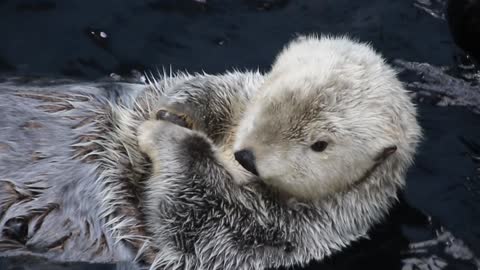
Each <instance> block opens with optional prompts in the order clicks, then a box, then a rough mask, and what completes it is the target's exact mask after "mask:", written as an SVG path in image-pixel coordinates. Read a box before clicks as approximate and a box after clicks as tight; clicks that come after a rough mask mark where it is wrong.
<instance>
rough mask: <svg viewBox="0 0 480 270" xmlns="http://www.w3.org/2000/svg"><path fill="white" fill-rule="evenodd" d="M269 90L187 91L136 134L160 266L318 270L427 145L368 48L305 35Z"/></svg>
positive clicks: (280, 63) (270, 79) (401, 93)
mask: <svg viewBox="0 0 480 270" xmlns="http://www.w3.org/2000/svg"><path fill="white" fill-rule="evenodd" d="M261 81H262V83H261V84H259V85H258V87H255V88H252V89H251V90H253V92H252V91H243V92H242V93H238V92H231V91H232V89H238V88H237V87H235V88H229V87H224V88H222V89H224V90H220V89H209V93H208V94H205V93H204V89H208V87H196V86H195V84H189V83H187V84H186V85H182V86H181V87H179V88H176V89H175V90H174V92H175V93H170V94H168V95H167V96H168V97H169V98H171V99H172V100H173V102H172V101H167V102H160V103H158V104H161V105H160V110H159V112H160V113H157V114H155V115H154V116H153V117H152V119H151V120H147V121H146V122H144V123H142V124H141V125H140V127H139V131H138V139H139V145H140V149H141V150H142V151H143V152H144V153H146V154H147V155H148V156H149V158H150V160H151V161H152V163H153V174H152V176H151V177H150V179H149V180H147V184H146V186H147V192H146V196H145V198H146V208H145V209H146V213H147V214H146V216H147V217H146V220H147V228H148V230H149V232H150V233H151V234H152V235H153V241H154V242H155V243H156V245H157V246H158V247H161V248H160V252H159V253H158V256H157V258H156V261H155V265H156V266H159V267H160V268H163V267H166V268H172V269H183V268H189V269H263V268H268V267H278V266H289V265H292V264H302V263H305V262H307V261H309V260H312V259H317V260H318V259H322V258H323V257H325V256H328V255H330V254H331V253H332V252H334V251H337V250H339V249H341V247H343V246H345V245H347V244H348V243H349V242H350V241H352V240H354V239H357V238H358V237H361V236H364V235H365V234H366V232H367V230H368V228H369V227H370V226H371V225H372V224H373V223H375V222H377V221H378V220H379V219H380V218H381V217H382V216H383V215H384V214H385V213H386V211H387V209H388V208H389V206H390V205H391V204H392V203H393V201H394V200H395V198H396V195H395V194H396V192H397V191H398V189H399V188H400V187H402V186H403V184H404V178H405V173H406V170H407V168H408V167H409V166H410V165H411V163H412V160H413V155H414V153H415V149H416V147H417V143H418V141H419V139H420V138H421V131H420V127H419V125H418V123H417V120H416V109H415V106H414V105H413V104H412V102H411V100H410V98H409V96H408V95H407V91H406V90H405V89H404V88H403V87H402V85H401V83H400V82H399V81H398V79H397V78H396V75H395V72H394V71H393V70H392V69H391V68H390V67H389V66H388V65H387V64H386V63H385V62H384V60H383V59H382V58H381V56H380V55H379V54H377V53H376V52H375V51H374V50H373V49H372V48H371V47H370V46H368V45H365V44H362V43H359V42H355V41H352V40H351V39H348V38H345V37H343V38H329V37H322V38H317V37H313V36H309V37H300V38H298V39H296V40H294V41H293V42H291V43H290V44H288V45H287V46H286V48H285V49H284V50H283V51H282V52H281V53H280V54H279V56H278V57H277V59H276V61H275V63H274V64H273V66H272V69H271V71H270V72H268V73H267V74H266V75H264V76H263V77H262V79H261ZM214 90H215V91H214ZM200 96H201V98H200ZM202 98H203V99H202ZM200 100H202V101H201V102H199V101H200ZM170 108H171V109H170ZM181 108H183V109H184V110H183V111H181ZM212 112H214V113H212ZM219 116H220V117H219ZM210 123H216V125H212V124H210ZM182 126H186V127H190V128H192V129H193V130H192V129H188V128H185V127H182ZM219 127H222V128H221V129H220V128H219ZM212 129H213V130H212ZM212 138H213V139H212ZM218 145H220V147H217V146H218ZM225 145H226V147H225ZM225 148H227V149H228V148H233V150H232V151H230V152H229V151H225ZM226 153H227V154H228V153H233V156H234V157H235V159H236V161H238V163H239V164H240V165H241V166H242V167H243V168H244V169H246V170H247V171H248V172H249V173H250V174H248V175H246V174H244V173H243V171H241V170H240V169H239V168H238V167H239V166H238V165H236V164H235V163H234V162H233V159H232V158H231V156H230V157H229V156H228V155H226ZM236 177H240V178H241V179H240V180H237V179H236ZM245 177H246V178H247V179H245Z"/></svg>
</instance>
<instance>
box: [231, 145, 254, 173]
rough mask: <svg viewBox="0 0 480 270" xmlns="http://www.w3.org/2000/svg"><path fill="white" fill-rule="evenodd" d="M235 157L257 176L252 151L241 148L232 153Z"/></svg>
mask: <svg viewBox="0 0 480 270" xmlns="http://www.w3.org/2000/svg"><path fill="white" fill-rule="evenodd" d="M234 156H235V159H236V160H237V161H238V163H240V165H242V166H243V168H245V169H246V170H248V171H249V172H251V173H253V174H254V175H256V176H258V172H257V167H256V166H255V156H254V155H253V153H252V151H250V150H248V149H243V150H240V151H237V152H235V153H234Z"/></svg>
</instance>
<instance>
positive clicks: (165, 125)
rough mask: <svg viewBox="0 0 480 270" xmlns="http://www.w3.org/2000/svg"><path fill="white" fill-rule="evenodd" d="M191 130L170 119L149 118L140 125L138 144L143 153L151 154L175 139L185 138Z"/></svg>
mask: <svg viewBox="0 0 480 270" xmlns="http://www.w3.org/2000/svg"><path fill="white" fill-rule="evenodd" d="M189 132H191V131H190V130H189V129H186V128H183V127H181V126H179V125H176V124H173V123H171V122H169V121H163V120H147V121H145V122H143V123H142V124H141V125H140V126H139V127H138V130H137V139H138V145H139V147H140V150H141V151H142V152H143V153H146V154H148V155H151V154H152V153H153V151H158V150H162V149H164V148H166V147H168V146H169V145H171V144H173V143H174V142H175V140H178V139H181V138H184V137H185V136H187V135H188V134H189Z"/></svg>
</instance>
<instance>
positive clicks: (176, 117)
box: [155, 109, 193, 129]
mask: <svg viewBox="0 0 480 270" xmlns="http://www.w3.org/2000/svg"><path fill="white" fill-rule="evenodd" d="M155 118H156V119H157V120H164V121H168V122H170V123H173V124H175V125H179V126H181V127H184V128H188V129H192V127H193V121H192V119H190V117H188V116H187V115H186V114H182V113H177V112H175V111H172V110H168V109H160V110H158V111H157V113H156V114H155Z"/></svg>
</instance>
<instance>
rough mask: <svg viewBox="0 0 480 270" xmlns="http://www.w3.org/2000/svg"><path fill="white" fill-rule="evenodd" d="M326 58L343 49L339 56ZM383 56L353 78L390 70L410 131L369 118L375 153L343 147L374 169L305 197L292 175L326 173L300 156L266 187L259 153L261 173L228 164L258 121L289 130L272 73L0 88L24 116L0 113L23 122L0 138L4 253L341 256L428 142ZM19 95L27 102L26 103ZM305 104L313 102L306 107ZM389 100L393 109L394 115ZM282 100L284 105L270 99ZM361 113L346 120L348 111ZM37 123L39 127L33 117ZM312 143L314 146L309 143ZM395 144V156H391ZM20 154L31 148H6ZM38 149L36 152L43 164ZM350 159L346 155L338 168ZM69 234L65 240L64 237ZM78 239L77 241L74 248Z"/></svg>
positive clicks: (253, 264) (184, 262)
mask: <svg viewBox="0 0 480 270" xmlns="http://www.w3.org/2000/svg"><path fill="white" fill-rule="evenodd" d="M345 44H348V45H352V46H353V47H352V48H353V49H359V48H363V49H362V50H365V51H366V52H368V53H367V54H365V55H366V56H365V57H367V58H369V57H373V56H374V55H376V54H374V53H373V51H370V49H369V48H367V47H364V45H358V46H359V47H356V46H357V45H355V43H353V42H347V43H345ZM345 44H343V45H345ZM327 48H328V46H327ZM349 51H352V50H349ZM365 51H364V52H365ZM331 57H343V56H339V55H337V54H336V53H335V54H333V56H331ZM346 59H347V62H348V61H350V60H352V61H353V65H354V66H355V63H356V62H355V61H357V60H358V59H350V58H348V57H346ZM379 59H381V58H376V56H375V57H373V60H372V61H373V64H375V65H376V66H375V67H379V68H380V69H379V70H387V73H379V74H376V73H374V74H372V73H368V72H372V70H368V71H367V73H365V74H363V73H361V72H360V73H356V75H359V76H358V78H362V76H363V75H366V76H367V77H366V79H369V80H372V78H375V76H377V75H380V76H382V75H385V74H386V75H388V76H387V77H388V79H387V80H385V81H383V82H384V83H385V84H384V85H383V84H380V85H379V86H386V87H387V88H388V87H389V86H391V85H390V84H389V83H390V82H393V84H394V85H393V88H391V89H390V88H389V90H388V91H393V92H395V93H397V94H398V95H399V96H400V97H401V98H400V99H398V100H397V101H398V102H399V103H400V104H393V105H392V104H388V105H387V106H386V107H385V108H386V109H385V111H384V112H385V114H386V116H387V117H381V119H388V120H393V121H398V122H394V123H393V124H392V125H391V126H390V125H389V126H388V127H395V128H397V127H398V126H401V127H402V128H403V131H402V132H400V133H399V134H397V133H395V131H396V129H392V131H394V132H392V134H390V132H386V133H385V134H383V133H382V132H383V130H382V129H381V128H380V129H377V128H379V127H378V125H379V124H381V121H380V122H378V121H375V119H374V118H369V119H370V120H372V119H373V120H372V121H371V122H369V124H372V127H373V129H372V132H375V133H374V134H371V135H372V136H367V135H368V134H362V135H363V137H361V140H360V142H362V143H364V144H365V145H372V146H375V147H372V150H369V149H363V148H362V151H365V152H360V153H357V152H356V151H357V149H356V148H355V144H353V142H354V143H357V142H355V141H353V142H352V144H350V145H347V146H349V147H350V148H349V147H347V148H343V150H341V153H343V154H345V157H348V158H349V159H347V160H349V162H352V163H351V164H356V163H355V162H358V161H359V160H360V161H362V160H363V159H366V161H365V162H363V163H360V164H363V165H365V166H364V167H365V168H364V167H361V168H359V169H358V170H359V171H358V173H357V172H356V173H353V172H351V173H349V174H348V175H349V177H350V176H352V175H353V176H355V177H358V179H356V180H355V179H349V180H348V181H346V184H342V185H340V186H341V187H340V188H335V189H329V190H328V192H324V193H318V192H313V193H311V194H308V196H305V197H303V193H302V192H296V191H294V192H292V193H289V192H287V193H289V194H288V195H287V196H286V197H284V196H283V193H284V191H285V189H284V187H285V185H284V184H285V183H287V182H288V183H290V182H289V181H291V180H292V177H293V175H294V174H297V175H301V174H299V173H305V175H307V173H317V172H316V171H315V170H311V171H309V172H303V171H301V170H304V169H305V168H308V167H310V166H311V165H309V164H310V163H305V164H306V165H305V166H306V167H305V168H304V167H302V166H297V165H300V164H299V163H298V164H297V163H295V162H298V161H299V159H298V157H295V159H290V158H289V156H286V157H287V158H286V159H285V160H283V161H281V162H283V163H282V164H284V165H288V164H289V163H287V162H291V161H295V162H294V163H292V164H295V166H294V167H293V166H292V167H291V168H292V169H293V168H295V169H294V170H293V171H292V172H290V173H288V174H286V176H288V177H287V178H282V177H268V181H263V178H262V175H266V173H268V171H269V170H268V168H270V167H269V166H270V165H272V163H268V162H265V161H264V160H263V161H262V160H261V159H262V158H263V156H259V159H258V160H259V163H258V164H256V166H257V167H258V171H255V170H253V169H252V168H248V166H244V164H242V166H243V167H247V168H246V170H245V169H243V168H242V166H239V165H238V163H236V162H235V161H234V159H233V152H234V151H237V150H238V149H237V148H238V147H243V146H245V145H248V143H249V142H252V138H259V137H258V136H255V135H254V134H255V133H257V132H260V130H256V128H255V127H260V128H262V127H264V126H263V124H264V122H261V123H262V124H260V125H251V122H256V121H258V120H262V119H263V120H272V121H273V122H272V123H277V124H278V125H279V131H281V128H282V126H283V125H284V122H281V121H280V120H281V119H283V118H281V117H280V115H278V116H277V118H269V117H265V115H263V114H262V106H261V104H262V103H261V102H262V101H265V102H266V104H267V105H268V106H270V105H271V104H269V102H270V101H274V100H275V96H276V95H274V96H269V95H264V97H265V99H264V100H261V99H258V98H257V97H259V93H260V92H259V91H266V92H265V93H273V92H272V90H269V89H265V88H264V87H263V84H264V81H265V80H268V81H269V83H270V84H272V83H274V80H275V78H274V76H273V77H272V76H269V75H268V74H267V75H265V76H264V75H261V74H259V73H249V72H246V73H240V72H234V73H228V74H225V75H221V76H210V75H195V76H190V75H181V74H180V75H178V76H177V77H175V78H168V77H164V78H162V79H161V80H159V81H155V80H153V79H152V80H151V81H150V83H149V84H148V85H141V84H120V83H113V84H109V86H108V88H109V89H110V90H109V91H113V92H119V93H120V92H121V95H119V96H108V95H106V94H105V93H106V92H104V90H102V89H103V87H104V86H102V85H91V84H90V85H80V84H76V85H74V86H67V85H57V86H54V87H53V86H52V87H43V89H39V88H38V87H36V86H31V87H24V88H23V89H18V87H16V86H15V87H11V86H9V85H8V84H6V83H3V84H2V85H0V87H1V88H2V89H1V90H2V91H0V99H1V100H0V101H1V102H3V100H5V101H8V103H7V104H9V105H8V106H6V107H5V108H4V107H2V109H1V110H2V113H3V114H6V115H13V114H12V111H13V110H16V111H15V113H16V115H24V116H25V118H22V117H17V116H15V117H12V118H7V119H6V120H0V121H5V123H2V124H3V125H2V126H6V127H11V126H12V127H14V128H12V129H5V131H4V130H2V133H1V134H0V143H2V144H0V145H3V147H2V148H0V149H1V151H2V152H1V156H0V157H1V159H0V162H1V163H0V172H1V178H0V180H2V182H0V183H1V184H3V185H4V186H5V187H7V188H4V189H0V207H1V209H2V213H3V216H1V220H0V229H2V231H8V233H2V236H1V238H0V250H6V252H7V254H12V253H17V252H18V251H22V252H29V253H34V254H38V255H42V254H43V255H45V256H48V257H49V258H53V259H61V260H87V261H114V260H132V259H133V258H134V257H136V258H137V259H140V260H143V261H145V262H147V263H148V264H153V266H154V267H159V268H160V269H212V270H217V269H263V268H266V267H277V266H289V265H293V264H305V263H307V262H309V261H310V260H312V259H317V260H321V259H322V258H324V257H325V256H328V255H330V254H332V253H333V252H336V251H339V250H341V249H342V248H343V247H345V246H346V245H348V244H349V243H350V242H351V241H353V240H356V239H358V238H361V237H364V236H366V233H367V231H368V230H369V228H370V227H371V226H372V225H373V224H375V223H376V222H378V221H380V220H381V219H382V217H383V216H384V215H385V214H386V213H387V211H388V209H389V207H390V206H391V205H392V204H393V202H394V201H395V199H396V194H397V192H398V190H399V189H400V188H401V187H402V186H403V184H404V177H405V173H406V169H407V167H408V166H409V165H410V163H411V158H412V155H413V152H414V149H415V145H416V143H417V140H418V138H419V137H420V134H419V129H418V126H417V123H416V121H415V118H414V116H415V110H414V107H413V105H412V104H410V103H409V100H408V99H406V98H405V92H404V90H403V88H401V86H400V84H397V81H396V79H395V78H394V76H393V75H392V74H393V73H392V72H391V70H390V69H389V68H388V67H387V66H386V65H384V64H383V62H382V61H381V60H379ZM340 64H341V63H340ZM365 64H366V65H367V66H368V65H371V64H372V63H371V62H368V61H367V62H365ZM280 66H281V65H280ZM354 70H356V71H357V72H358V71H360V70H358V69H354ZM374 70H377V69H374ZM362 74H363V75H362ZM345 75H349V74H345ZM354 77H355V76H354ZM312 78H313V79H314V78H315V77H312ZM345 78H346V81H343V82H348V78H349V77H348V76H346V77H345ZM287 79H288V78H287ZM299 80H300V79H299ZM325 83H327V84H326V86H330V88H329V89H331V90H335V89H336V88H335V87H337V86H336V85H335V84H328V79H327V80H326V81H325ZM280 85H281V84H280ZM312 85H314V84H312ZM341 85H343V86H345V87H348V86H349V84H348V83H344V84H341ZM283 86H286V85H283ZM350 86H355V85H350ZM332 87H333V88H332ZM40 88H41V87H40ZM65 89H67V90H68V91H66V92H65V91H64V90H65ZM275 89H281V88H275ZM315 89H317V90H321V89H322V88H315ZM337 89H338V88H337ZM365 89H366V90H369V89H370V86H367V87H366V88H365ZM338 90H339V91H344V90H343V89H338ZM361 90H364V89H361ZM40 91H42V94H39V92H40ZM378 91H380V92H381V91H383V90H378ZM388 91H387V92H388ZM393 92H392V93H393ZM282 93H285V92H283V90H282V91H280V92H279V95H277V97H279V98H280V99H283V98H284V95H283V94H282ZM299 93H302V92H299ZM356 93H361V91H360V92H356ZM382 96H383V94H382V95H380V97H382ZM287 97H288V95H287ZM298 97H299V98H300V97H303V96H302V95H299V96H298ZM363 98H365V96H362V95H361V94H359V97H358V99H357V102H358V103H360V104H363V102H367V99H363ZM299 100H301V99H294V101H296V102H297V101H299ZM21 102H23V105H22V106H18V104H22V103H21ZM393 102H396V100H393ZM2 104H3V103H2ZM283 104H284V105H287V106H288V104H287V103H283ZM294 104H295V106H296V105H298V104H296V103H294ZM329 104H330V105H332V107H329V108H330V109H331V110H329V112H331V113H333V114H332V115H334V114H335V113H338V112H342V111H343V110H344V108H342V106H343V105H342V104H343V103H338V105H337V106H336V107H335V105H334V103H329ZM305 105H306V107H308V105H309V103H308V102H307V103H306V104H305ZM390 105H392V106H393V108H395V109H394V110H393V112H392V109H391V108H392V107H391V106H390ZM397 105H398V106H397ZM268 106H266V108H268ZM163 108H168V109H169V110H171V111H173V112H180V113H185V114H186V115H188V119H189V120H190V121H191V122H192V126H191V127H192V129H193V130H190V129H187V128H184V127H181V126H178V125H175V124H172V123H170V122H167V121H159V120H155V116H156V114H157V111H158V110H159V109H163ZM250 108H253V109H252V111H250ZM273 108H277V109H278V108H282V107H281V106H276V105H275V104H273ZM286 108H292V107H286ZM398 108H400V110H402V109H405V110H403V112H404V113H407V114H406V118H404V117H403V116H402V117H400V116H398V118H397V115H396V113H397V111H396V110H397V109H398ZM333 109H337V110H333ZM3 110H4V111H3ZM273 111H275V110H273ZM280 111H281V110H280ZM287 111H288V110H287ZM303 111H305V110H303ZM307 111H310V110H307ZM289 112H291V113H292V115H290V116H292V117H293V118H295V117H296V116H298V115H296V113H295V110H290V111H289ZM315 112H320V111H315ZM352 115H354V114H348V115H347V114H345V115H343V116H344V117H346V118H348V119H350V117H352ZM249 116H251V117H249ZM286 116H288V115H286ZM358 117H359V118H358V119H359V120H358V122H352V121H350V122H349V121H346V122H344V121H340V122H339V123H342V125H341V126H338V127H336V128H342V129H344V131H345V132H346V133H345V134H350V133H348V132H351V130H350V129H348V123H350V124H353V126H352V127H355V128H358V129H357V130H358V131H362V132H365V131H366V129H364V128H363V126H362V124H363V123H364V122H363V121H364V120H362V119H363V118H362V117H363V116H362V115H358ZM388 117H393V118H388ZM289 119H292V118H289ZM312 119H313V118H312ZM348 119H347V120H348ZM339 120H340V119H339ZM350 120H354V119H350ZM28 121H31V122H32V121H33V123H30V122H29V123H30V124H27V125H26V124H25V123H27V122H28ZM279 121H280V122H279ZM310 121H313V120H310ZM315 121H316V120H315ZM382 121H383V120H382ZM405 121H412V122H411V123H406V122H405ZM44 123H45V127H47V128H44V126H43V125H42V124H44ZM47 123H55V125H57V126H52V125H51V124H48V125H47ZM312 123H313V122H312ZM292 124H293V122H292ZM252 127H253V128H252ZM317 127H318V128H321V125H319V126H317ZM355 128H354V129H352V130H354V131H355ZM264 130H265V129H264ZM57 131H58V132H57ZM265 131H266V130H265ZM347 131H348V132H347ZM29 132H33V133H30V134H32V135H31V139H25V138H26V137H25V136H24V135H23V134H28V133H29ZM53 134H56V136H58V137H57V138H55V136H54V135H53ZM257 134H258V133H257ZM278 134H285V133H284V132H283V131H281V132H280V133H278ZM274 135H275V134H274ZM287 135H288V134H287ZM351 135H352V136H354V135H355V133H352V134H351ZM397 136H398V137H397ZM33 138H38V139H37V140H34V139H33ZM51 138H55V139H54V140H55V141H54V142H52V141H49V142H48V143H46V144H45V142H44V140H48V139H51ZM271 138H273V137H271ZM282 138H288V136H286V137H282ZM297 138H298V136H297ZM375 138H380V140H379V141H378V144H373V143H374V142H373V140H374V139H375ZM275 139H276V140H277V139H278V138H275ZM313 139H317V137H315V138H313ZM334 139H336V138H334ZM272 142H277V143H276V144H273V143H272V146H275V145H279V144H278V142H279V141H272ZM284 142H285V141H284ZM292 142H294V141H292ZM329 142H330V145H329V146H330V148H327V149H328V150H329V151H330V150H332V149H335V148H334V147H335V144H333V142H334V141H329ZM339 142H340V141H339ZM308 143H310V142H308ZM391 144H394V146H395V147H394V148H393V147H392V146H391ZM44 145H47V147H44ZM339 145H340V144H339ZM248 147H251V148H249V149H252V150H251V151H252V152H253V153H254V154H255V155H260V154H262V155H264V154H265V153H267V152H265V151H264V150H263V151H261V150H259V149H260V148H259V147H261V144H260V142H256V143H254V144H251V145H248ZM309 147H310V145H309V144H307V145H306V148H305V149H309ZM332 147H333V148H332ZM397 148H398V150H397ZM285 149H287V148H285ZM312 149H314V148H313V147H312ZM348 149H351V151H353V153H354V155H353V156H348V155H349V153H352V152H349V150H348ZM385 149H387V150H388V151H386V150H385ZM391 149H394V151H395V150H397V151H396V153H393V152H392V151H391ZM287 150H288V149H287ZM287 150H285V151H284V152H281V153H287V152H286V151H287ZM317 150H318V148H315V151H317ZM288 151H290V150H288ZM305 151H307V150H305ZM12 152H18V153H22V154H18V155H12V156H10V155H11V153H12ZM37 152H39V153H40V154H38V153H37ZM33 153H37V154H36V155H37V156H38V155H40V156H41V158H40V159H39V158H34V157H35V156H34V155H33ZM326 153H328V151H327V152H326ZM392 153H393V154H392ZM273 154H275V153H273ZM378 154H381V155H378ZM147 157H148V158H147ZM316 157H319V158H320V159H319V160H327V159H328V158H327V157H325V156H316ZM311 159H312V160H313V159H315V158H313V157H312V158H311ZM277 160H280V159H278V158H277ZM312 160H310V161H309V162H312ZM260 161H261V162H260ZM12 162H13V163H15V162H19V164H23V165H22V168H24V169H20V168H15V169H10V167H9V166H10V163H12ZM22 162H23V163H22ZM242 163H243V162H242ZM316 164H319V163H316ZM351 164H347V165H348V166H351ZM37 165H38V166H37ZM320 165H322V164H320ZM347 165H343V164H341V163H340V165H339V168H340V169H344V167H343V166H347ZM315 166H316V165H315ZM322 166H324V167H323V168H324V169H328V167H325V166H326V165H322ZM28 167H31V169H28ZM52 168H55V169H53V170H51V169H52ZM272 168H275V166H273V167H272ZM277 168H278V166H277ZM311 168H312V167H310V169H311ZM337 169H338V168H337ZM337 169H335V170H334V171H335V173H337V174H335V175H336V176H335V178H332V179H326V180H328V181H335V179H338V178H337V176H338V172H336V170H337ZM352 170H357V169H355V168H352ZM334 171H332V172H334ZM51 173H53V174H54V175H51ZM49 174H50V175H49ZM255 174H259V175H258V176H255ZM332 175H334V174H332ZM3 179H5V180H3ZM314 180H315V179H314V178H313V176H312V177H310V178H308V181H313V182H308V183H313V186H314V187H318V185H317V184H318V183H315V182H314ZM318 180H322V179H318ZM354 180H355V181H354ZM32 181H33V182H32ZM284 181H287V182H284ZM342 181H343V180H342ZM301 184H302V182H301V181H300V182H299V185H301ZM39 186H40V187H39ZM23 194H27V196H25V195H23ZM297 195H298V196H297ZM309 196H313V197H309ZM315 196H317V197H315ZM30 204H31V205H32V206H30ZM48 205H53V207H50V208H48V207H47V206H48ZM25 224H26V225H25ZM62 224H68V225H62ZM22 226H23V227H22ZM18 228H23V229H20V230H19V229H18ZM46 231H49V232H53V231H56V233H55V237H56V238H55V241H54V240H51V242H52V243H53V244H52V243H50V244H48V245H45V243H46V241H45V239H49V238H46V237H47V236H48V235H49V234H48V233H46ZM64 232H65V233H66V235H68V236H65V237H59V235H61V234H62V233H64ZM52 239H53V238H52ZM80 242H81V243H82V244H81V245H80V244H77V243H80ZM12 243H13V244H12ZM78 247H81V248H78ZM82 247H83V248H82Z"/></svg>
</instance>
